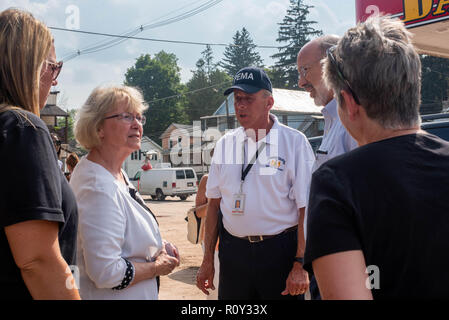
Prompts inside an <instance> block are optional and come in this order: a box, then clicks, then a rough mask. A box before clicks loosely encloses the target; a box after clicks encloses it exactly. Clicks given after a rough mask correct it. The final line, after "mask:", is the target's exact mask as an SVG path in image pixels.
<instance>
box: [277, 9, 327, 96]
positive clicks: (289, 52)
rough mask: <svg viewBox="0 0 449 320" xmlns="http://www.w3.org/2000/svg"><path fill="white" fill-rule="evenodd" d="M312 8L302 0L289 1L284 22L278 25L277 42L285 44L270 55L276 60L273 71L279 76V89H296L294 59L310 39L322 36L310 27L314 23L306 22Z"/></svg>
mask: <svg viewBox="0 0 449 320" xmlns="http://www.w3.org/2000/svg"><path fill="white" fill-rule="evenodd" d="M311 8H313V6H309V5H306V4H304V0H290V7H289V8H288V9H287V14H286V15H285V17H284V20H283V21H282V22H281V23H278V24H279V26H280V27H279V33H278V38H277V39H276V41H277V42H280V43H285V45H283V46H282V47H280V48H279V52H278V53H276V54H274V55H272V56H271V57H272V58H273V59H276V60H277V61H276V63H275V65H274V71H275V73H276V74H278V75H280V76H281V78H280V79H279V82H280V83H281V84H283V85H282V86H281V87H286V88H297V87H298V70H297V68H296V58H297V56H298V52H299V50H300V49H301V48H302V47H303V46H304V45H305V44H306V43H307V42H309V41H310V40H311V39H312V37H316V36H320V35H322V34H323V33H322V31H320V30H316V29H314V28H313V27H312V26H313V25H314V24H316V23H317V22H316V21H308V20H307V16H308V15H309V9H311Z"/></svg>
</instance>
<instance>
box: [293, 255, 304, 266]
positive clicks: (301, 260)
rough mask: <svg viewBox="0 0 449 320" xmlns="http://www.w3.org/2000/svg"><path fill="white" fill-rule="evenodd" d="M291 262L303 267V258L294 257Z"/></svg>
mask: <svg viewBox="0 0 449 320" xmlns="http://www.w3.org/2000/svg"><path fill="white" fill-rule="evenodd" d="M293 261H296V262H299V263H300V264H302V265H304V257H294V258H293Z"/></svg>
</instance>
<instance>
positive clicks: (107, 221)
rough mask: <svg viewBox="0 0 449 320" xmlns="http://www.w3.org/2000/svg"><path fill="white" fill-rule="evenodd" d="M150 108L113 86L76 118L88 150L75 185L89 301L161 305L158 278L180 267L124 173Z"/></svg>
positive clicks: (84, 293) (99, 91)
mask: <svg viewBox="0 0 449 320" xmlns="http://www.w3.org/2000/svg"><path fill="white" fill-rule="evenodd" d="M146 109H147V106H146V105H145V104H144V101H143V97H142V95H141V93H140V92H139V91H137V90H136V89H134V88H131V87H126V86H111V87H99V88H96V89H95V90H94V91H93V92H92V93H91V94H90V96H89V98H88V99H87V101H86V103H85V104H84V105H83V106H82V107H81V109H80V110H79V112H78V114H77V119H76V122H75V137H76V139H77V140H78V142H79V143H80V144H81V145H82V146H83V147H84V148H85V149H87V150H88V151H89V153H88V155H87V156H85V157H83V158H81V161H80V162H79V163H78V164H77V166H76V167H75V170H74V171H73V173H72V177H71V179H70V185H71V186H72V188H73V191H74V193H75V196H76V199H77V202H78V206H79V225H80V228H79V236H78V238H79V243H78V250H79V251H78V260H79V264H78V266H79V270H80V294H81V297H82V298H83V299H95V300H97V299H108V300H111V299H120V300H122V299H145V300H155V299H157V297H158V281H157V278H158V276H161V275H167V274H169V273H170V272H172V270H173V269H174V268H175V267H176V266H178V265H179V255H178V252H177V250H176V248H175V247H174V246H172V245H170V244H166V243H164V241H163V240H162V238H161V234H160V231H159V227H158V224H157V221H156V218H155V216H154V215H153V213H152V212H151V210H149V208H148V207H147V206H146V205H145V203H144V201H143V200H142V198H141V197H140V195H139V194H138V192H137V191H136V190H135V188H134V187H133V185H132V184H130V183H129V180H128V177H127V175H126V173H125V172H124V171H123V170H122V165H123V162H124V161H125V159H126V158H127V157H128V156H129V155H130V154H131V153H132V152H134V151H135V150H139V149H140V143H141V138H142V133H143V125H144V124H145V120H146V118H145V116H144V115H143V112H144V111H145V110H146ZM172 251H174V252H172ZM170 253H172V254H170Z"/></svg>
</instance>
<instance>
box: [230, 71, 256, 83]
mask: <svg viewBox="0 0 449 320" xmlns="http://www.w3.org/2000/svg"><path fill="white" fill-rule="evenodd" d="M246 79H247V80H249V79H251V80H254V76H253V73H252V72H241V73H237V74H236V75H235V77H234V81H239V80H246Z"/></svg>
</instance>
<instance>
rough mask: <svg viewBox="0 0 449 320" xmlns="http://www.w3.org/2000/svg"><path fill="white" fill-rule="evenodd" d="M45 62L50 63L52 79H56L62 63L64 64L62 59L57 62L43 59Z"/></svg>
mask: <svg viewBox="0 0 449 320" xmlns="http://www.w3.org/2000/svg"><path fill="white" fill-rule="evenodd" d="M45 63H46V64H47V65H50V67H51V73H52V81H56V79H58V76H59V74H60V73H61V69H62V65H63V64H64V62H63V61H62V60H61V61H59V62H51V61H49V60H45ZM55 72H56V75H55Z"/></svg>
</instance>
